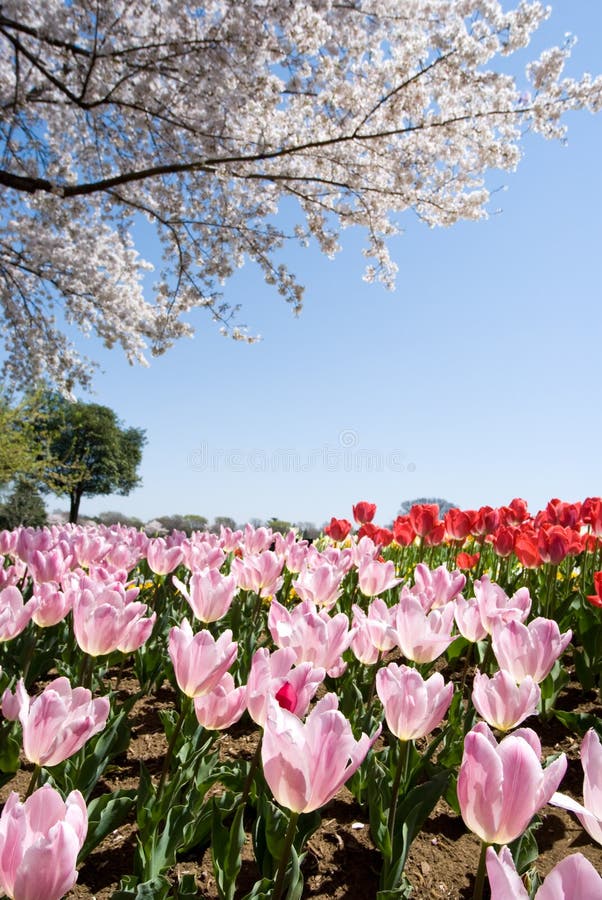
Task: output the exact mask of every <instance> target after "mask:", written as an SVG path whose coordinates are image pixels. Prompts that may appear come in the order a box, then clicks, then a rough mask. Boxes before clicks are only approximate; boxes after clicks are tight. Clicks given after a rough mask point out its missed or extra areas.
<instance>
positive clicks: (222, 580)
mask: <svg viewBox="0 0 602 900" xmlns="http://www.w3.org/2000/svg"><path fill="white" fill-rule="evenodd" d="M172 581H173V583H174V585H175V586H176V588H177V589H178V590H179V592H180V593H181V594H182V596H183V597H185V598H186V601H187V602H188V605H189V606H190V608H191V609H192V611H193V613H194V615H195V617H196V618H197V619H199V620H200V621H201V622H205V623H208V622H217V620H218V619H221V617H222V616H225V615H226V613H227V612H228V610H229V609H230V606H231V605H232V600H233V599H234V594H235V593H236V579H235V578H234V576H233V575H222V574H221V572H218V571H217V569H205V570H204V571H202V572H195V573H194V574H193V575H191V576H190V582H189V585H188V587H186V585H185V584H183V583H182V582H181V581H180V579H179V578H176V576H175V575H174V576H172Z"/></svg>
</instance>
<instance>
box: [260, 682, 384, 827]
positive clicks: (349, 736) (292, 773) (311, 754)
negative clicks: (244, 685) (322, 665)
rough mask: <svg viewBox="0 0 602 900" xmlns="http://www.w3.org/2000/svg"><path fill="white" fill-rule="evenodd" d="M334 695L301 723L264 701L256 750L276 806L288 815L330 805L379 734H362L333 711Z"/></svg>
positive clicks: (273, 700)
mask: <svg viewBox="0 0 602 900" xmlns="http://www.w3.org/2000/svg"><path fill="white" fill-rule="evenodd" d="M337 706H338V699H337V696H336V694H326V696H324V697H323V698H322V699H321V700H319V701H318V702H317V703H316V705H315V706H314V708H313V709H312V711H311V712H310V714H309V716H308V717H307V720H306V721H305V723H303V722H302V721H301V720H300V719H298V718H297V716H295V715H294V714H293V713H292V712H288V711H287V710H285V709H282V707H280V706H279V705H278V703H277V702H276V700H275V699H273V698H272V699H271V700H270V701H269V707H268V715H267V719H266V723H265V730H264V734H263V741H262V745H261V759H262V762H263V772H264V775H265V779H266V781H267V783H268V785H269V787H270V790H271V791H272V793H273V795H274V797H275V798H276V801H277V802H278V803H280V804H281V806H285V807H286V808H287V809H290V810H291V811H292V812H298V813H302V812H312V810H314V809H319V808H320V807H321V806H324V804H325V803H328V801H329V800H332V798H333V797H334V795H335V794H336V793H337V792H338V790H339V789H340V788H341V787H342V786H343V784H344V783H345V782H346V781H347V779H348V778H351V776H352V775H353V773H354V772H355V771H356V770H357V769H358V768H359V766H360V765H361V763H362V762H363V760H364V758H365V756H366V754H367V753H368V750H369V749H370V747H371V746H372V744H373V743H374V741H375V740H376V739H377V737H378V736H379V734H380V730H381V729H380V726H379V727H378V729H377V730H376V732H375V733H374V734H373V736H372V737H371V738H370V737H368V735H367V734H362V736H361V738H360V739H359V741H356V740H355V738H354V737H353V733H352V731H351V726H350V724H349V722H348V721H347V719H346V718H345V716H344V715H343V714H342V713H340V712H339V711H338V709H337Z"/></svg>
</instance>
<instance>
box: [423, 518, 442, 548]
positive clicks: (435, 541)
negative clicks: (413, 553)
mask: <svg viewBox="0 0 602 900" xmlns="http://www.w3.org/2000/svg"><path fill="white" fill-rule="evenodd" d="M444 538H445V525H444V524H443V522H439V524H438V525H435V527H434V528H433V529H432V531H429V533H428V534H426V535H425V536H424V544H425V547H438V546H439V544H442V543H443V540H444Z"/></svg>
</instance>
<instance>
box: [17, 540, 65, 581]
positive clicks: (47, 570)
mask: <svg viewBox="0 0 602 900" xmlns="http://www.w3.org/2000/svg"><path fill="white" fill-rule="evenodd" d="M71 559H72V557H71V555H70V554H69V550H68V546H61V545H58V546H56V547H53V548H52V550H45V551H44V552H42V551H40V550H33V551H32V553H31V555H30V556H29V558H28V560H27V566H28V568H29V571H30V573H31V576H32V578H33V579H34V581H36V582H38V583H39V584H40V583H42V582H46V581H60V580H61V579H62V577H63V575H64V574H65V570H66V569H68V568H69V566H70V564H71Z"/></svg>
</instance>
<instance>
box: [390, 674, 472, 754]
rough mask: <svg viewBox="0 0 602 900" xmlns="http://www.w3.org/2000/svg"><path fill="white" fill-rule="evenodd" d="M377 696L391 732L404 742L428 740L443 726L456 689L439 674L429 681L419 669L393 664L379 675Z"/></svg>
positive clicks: (432, 676) (431, 677)
mask: <svg viewBox="0 0 602 900" xmlns="http://www.w3.org/2000/svg"><path fill="white" fill-rule="evenodd" d="M376 693H377V694H378V697H379V699H380V702H381V703H382V705H383V707H384V710H385V718H386V720H387V725H388V726H389V729H390V730H391V732H392V733H393V734H394V735H395V736H396V737H398V738H399V740H400V741H413V740H416V738H421V737H425V735H427V734H429V733H430V732H431V731H432V730H433V729H434V728H436V727H437V726H438V725H440V724H441V722H442V720H443V718H444V717H445V714H446V712H447V710H448V709H449V705H450V703H451V701H452V696H453V693H454V687H453V685H452V684H451V682H450V683H448V684H444V681H443V675H441V673H440V672H435V673H434V674H433V675H431V676H430V678H427V680H426V681H425V680H424V679H423V677H422V675H421V674H420V673H419V672H418V671H417V670H416V669H410V668H409V667H408V666H398V665H397V664H396V663H389V665H388V666H386V668H384V669H379V671H378V672H377V673H376Z"/></svg>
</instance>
